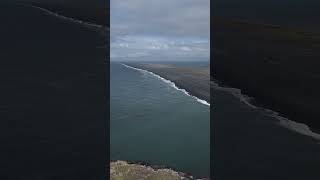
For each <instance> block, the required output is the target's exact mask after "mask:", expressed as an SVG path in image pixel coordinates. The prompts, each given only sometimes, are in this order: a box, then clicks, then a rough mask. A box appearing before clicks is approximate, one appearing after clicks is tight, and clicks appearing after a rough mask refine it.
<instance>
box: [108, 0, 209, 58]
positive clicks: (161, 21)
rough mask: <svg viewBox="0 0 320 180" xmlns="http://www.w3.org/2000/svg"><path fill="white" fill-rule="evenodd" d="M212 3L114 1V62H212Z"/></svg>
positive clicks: (203, 0) (201, 0)
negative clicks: (117, 60)
mask: <svg viewBox="0 0 320 180" xmlns="http://www.w3.org/2000/svg"><path fill="white" fill-rule="evenodd" d="M209 3H210V1H209V0H183V1H181V0H162V1H159V0H120V1H119V0H111V12H110V13H111V58H112V59H113V60H114V59H117V58H127V59H130V58H139V57H141V58H142V57H143V58H149V59H150V60H152V59H155V58H156V59H158V58H159V57H163V58H167V59H168V58H169V59H174V58H175V57H176V58H177V59H179V58H180V59H183V58H184V57H185V58H189V59H190V58H192V59H195V60H196V59H197V58H199V59H200V58H207V59H208V58H209V52H210V50H209V38H210V19H209V18H210V9H209V8H210V4H209Z"/></svg>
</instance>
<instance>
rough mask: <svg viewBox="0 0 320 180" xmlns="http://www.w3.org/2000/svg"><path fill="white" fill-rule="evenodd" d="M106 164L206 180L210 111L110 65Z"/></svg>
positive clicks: (140, 74) (146, 76)
mask: <svg viewBox="0 0 320 180" xmlns="http://www.w3.org/2000/svg"><path fill="white" fill-rule="evenodd" d="M110 88H111V89H110V117H111V118H110V148H111V150H110V151H111V153H110V158H111V160H125V161H129V162H145V163H147V164H151V165H154V166H158V167H159V166H160V167H169V168H172V169H174V170H177V171H181V172H185V173H189V174H191V175H194V176H197V177H209V175H210V106H208V105H206V104H204V103H201V102H199V101H197V99H196V98H194V97H192V96H189V95H187V94H186V93H184V92H183V91H181V90H178V89H177V88H176V87H174V86H173V85H172V83H169V82H168V81H165V80H164V79H161V78H159V77H156V76H155V75H153V74H151V73H148V72H144V71H140V70H136V69H132V68H129V67H126V66H124V65H123V64H120V63H111V69H110Z"/></svg>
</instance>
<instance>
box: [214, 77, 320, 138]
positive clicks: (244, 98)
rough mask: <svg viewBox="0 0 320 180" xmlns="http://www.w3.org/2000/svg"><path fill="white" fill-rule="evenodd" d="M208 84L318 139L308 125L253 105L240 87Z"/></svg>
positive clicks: (319, 135)
mask: <svg viewBox="0 0 320 180" xmlns="http://www.w3.org/2000/svg"><path fill="white" fill-rule="evenodd" d="M210 86H211V87H213V88H214V89H217V90H221V91H224V92H227V93H230V94H232V95H233V96H234V97H236V98H238V99H239V100H240V101H241V102H243V103H245V104H246V105H248V106H249V107H251V108H253V109H259V110H261V111H263V112H264V113H265V114H266V115H268V116H270V117H273V118H276V119H278V120H279V125H280V126H282V127H284V128H286V129H289V130H292V131H295V132H297V133H299V134H302V135H305V136H309V137H312V138H314V139H316V140H320V134H318V133H315V132H313V131H312V130H311V129H310V127H309V126H308V125H306V124H303V123H298V122H295V121H292V120H290V119H288V118H285V117H282V116H280V115H279V113H278V112H276V111H273V110H270V109H266V108H262V107H257V106H254V105H253V104H251V103H250V99H253V98H252V97H249V96H246V95H244V94H242V93H241V89H237V88H229V87H221V86H219V85H218V84H217V83H215V82H211V84H210Z"/></svg>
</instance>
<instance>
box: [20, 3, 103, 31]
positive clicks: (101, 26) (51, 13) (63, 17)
mask: <svg viewBox="0 0 320 180" xmlns="http://www.w3.org/2000/svg"><path fill="white" fill-rule="evenodd" d="M20 4H21V5H24V6H28V7H32V8H35V9H39V10H41V11H43V12H45V13H47V14H49V15H52V16H55V17H57V18H60V19H63V20H66V21H70V22H74V23H77V24H81V25H84V26H87V27H92V28H96V29H103V30H109V28H107V27H105V26H103V25H99V24H94V23H91V22H86V21H82V20H79V19H75V18H71V17H66V16H63V15H61V14H58V13H55V12H52V11H50V10H48V9H45V8H42V7H38V6H35V5H31V4H24V3H20Z"/></svg>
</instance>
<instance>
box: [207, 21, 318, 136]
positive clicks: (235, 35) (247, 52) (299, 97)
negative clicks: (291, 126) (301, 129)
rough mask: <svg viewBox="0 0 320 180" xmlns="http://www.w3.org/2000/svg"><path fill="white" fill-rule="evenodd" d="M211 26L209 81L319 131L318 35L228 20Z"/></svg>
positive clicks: (280, 27)
mask: <svg viewBox="0 0 320 180" xmlns="http://www.w3.org/2000/svg"><path fill="white" fill-rule="evenodd" d="M215 23H216V26H215V27H216V28H215V29H214V31H215V33H214V38H215V39H216V41H215V44H216V46H215V49H214V50H213V54H214V56H215V60H214V61H213V62H212V64H211V67H212V70H213V76H214V78H215V79H217V80H219V81H221V82H223V83H224V84H226V85H227V86H230V87H236V88H239V89H241V91H242V92H243V93H244V94H246V95H250V96H251V97H254V100H256V101H257V103H258V105H259V106H262V107H263V108H266V109H272V110H274V111H275V112H280V114H281V115H283V116H285V117H288V118H289V119H292V120H293V121H294V122H298V123H303V124H306V125H308V126H309V127H310V129H312V130H313V131H316V132H319V128H320V123H319V113H318V102H317V99H318V97H320V96H319V93H317V92H318V91H319V89H320V86H319V83H318V82H319V81H320V79H319V77H320V76H319V73H320V72H319V70H318V69H317V68H316V67H318V65H319V62H318V60H317V59H318V58H319V57H320V54H319V53H318V50H319V47H320V46H319V44H320V38H319V34H317V33H311V32H310V33H309V32H302V31H297V30H296V29H288V28H286V27H282V26H276V27H275V26H269V25H261V24H254V23H250V22H248V21H244V22H243V21H239V20H233V19H229V20H228V19H219V18H218V19H216V20H215ZM274 41H277V42H279V43H277V44H276V45H275V46H273V45H272V44H273V43H272V42H274ZM242 44H246V46H242ZM284 47H285V48H284Z"/></svg>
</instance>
